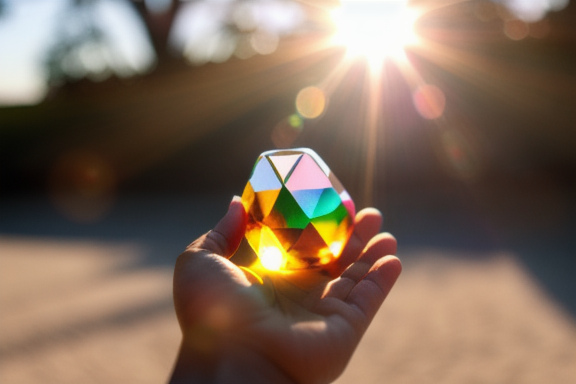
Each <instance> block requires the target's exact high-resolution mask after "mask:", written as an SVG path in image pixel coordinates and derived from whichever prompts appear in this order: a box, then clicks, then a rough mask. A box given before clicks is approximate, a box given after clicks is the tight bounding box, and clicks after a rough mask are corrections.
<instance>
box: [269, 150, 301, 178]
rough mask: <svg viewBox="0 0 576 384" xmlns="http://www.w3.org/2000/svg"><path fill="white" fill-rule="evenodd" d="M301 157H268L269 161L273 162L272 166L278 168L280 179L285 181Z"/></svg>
mask: <svg viewBox="0 0 576 384" xmlns="http://www.w3.org/2000/svg"><path fill="white" fill-rule="evenodd" d="M301 157H302V155H286V156H268V159H270V162H272V165H273V166H274V168H276V171H277V172H278V175H280V179H281V180H282V181H284V180H286V177H287V176H288V175H289V174H290V171H291V170H292V168H294V165H295V164H296V163H298V160H299V159H300V158H301Z"/></svg>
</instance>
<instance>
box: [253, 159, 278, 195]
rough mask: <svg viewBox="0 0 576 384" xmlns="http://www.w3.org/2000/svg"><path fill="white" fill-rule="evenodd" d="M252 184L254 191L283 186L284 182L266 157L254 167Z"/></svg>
mask: <svg viewBox="0 0 576 384" xmlns="http://www.w3.org/2000/svg"><path fill="white" fill-rule="evenodd" d="M250 184H252V188H253V189H254V192H260V191H267V190H274V189H280V188H282V183H281V182H280V180H279V179H278V176H276V172H274V169H272V166H271V165H270V162H269V161H268V159H266V158H265V157H263V158H261V159H260V160H259V161H258V163H257V164H256V166H255V167H254V171H253V172H252V177H250Z"/></svg>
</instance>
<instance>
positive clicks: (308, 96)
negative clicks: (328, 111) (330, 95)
mask: <svg viewBox="0 0 576 384" xmlns="http://www.w3.org/2000/svg"><path fill="white" fill-rule="evenodd" d="M325 108H326V96H325V94H324V92H323V91H322V90H321V89H320V88H318V87H306V88H304V89H302V90H301V91H300V92H298V95H297V96H296V110H297V111H298V113H299V114H300V115H301V116H302V117H304V118H307V119H315V118H317V117H318V116H320V115H321V114H322V112H324V109H325Z"/></svg>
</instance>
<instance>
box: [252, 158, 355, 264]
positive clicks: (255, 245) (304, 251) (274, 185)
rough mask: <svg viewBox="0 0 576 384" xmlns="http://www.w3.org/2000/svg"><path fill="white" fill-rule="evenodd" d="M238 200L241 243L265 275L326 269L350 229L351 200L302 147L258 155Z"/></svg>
mask: <svg viewBox="0 0 576 384" xmlns="http://www.w3.org/2000/svg"><path fill="white" fill-rule="evenodd" d="M242 201H243V203H244V206H245V208H246V211H247V212H248V225H247V228H246V235H245V236H246V240H247V241H248V244H250V246H251V247H252V249H253V250H254V252H255V253H256V254H257V256H258V259H259V262H260V265H261V266H262V267H263V268H265V269H267V270H270V271H290V270H300V269H309V268H319V267H322V266H325V265H328V264H330V263H331V262H333V261H334V260H336V259H337V258H338V257H340V254H341V253H342V250H343V249H344V247H345V245H346V243H347V242H348V239H349V237H350V235H351V233H352V230H353V223H354V216H355V207H354V203H353V202H352V199H351V198H350V196H349V195H348V193H347V192H346V190H345V189H344V188H343V187H342V184H341V183H340V182H339V181H338V179H337V178H336V177H335V176H334V174H333V173H332V172H331V171H330V169H329V168H328V166H327V165H326V164H325V163H324V161H323V160H322V159H321V158H320V157H319V156H318V155H317V154H316V153H315V152H314V151H312V150H310V149H307V148H300V149H291V150H278V151H268V152H264V153H263V154H261V155H260V156H259V157H258V160H257V161H256V164H255V165H254V169H253V171H252V175H251V176H250V179H249V181H248V183H247V185H246V188H245V189H244V193H243V194H242Z"/></svg>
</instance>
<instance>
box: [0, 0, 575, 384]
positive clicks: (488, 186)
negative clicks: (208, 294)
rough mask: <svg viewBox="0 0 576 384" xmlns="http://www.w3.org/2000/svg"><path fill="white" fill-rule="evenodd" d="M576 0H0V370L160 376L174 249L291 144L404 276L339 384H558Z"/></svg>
mask: <svg viewBox="0 0 576 384" xmlns="http://www.w3.org/2000/svg"><path fill="white" fill-rule="evenodd" d="M575 23H576V3H575V2H574V1H569V0H493V1H491V0H437V1H436V0H419V1H417V0H414V1H404V0H387V1H377V0H373V1H344V0H343V1H342V2H340V1H336V0H318V1H315V0H300V1H297V0H194V1H177V0H146V1H136V0H134V1H130V0H18V1H16V0H0V263H1V264H0V382H2V383H32V382H41V383H52V382H54V383H56V382H58V383H68V382H70V383H72V382H74V383H76V382H84V383H96V382H120V381H121V380H122V381H124V382H141V383H144V382H150V383H152V382H155V383H156V382H162V381H166V380H167V378H168V377H169V374H170V370H171V366H172V364H173V361H174V358H175V356H176V352H177V348H178V344H179V329H178V325H177V322H176V318H175V316H174V314H173V306H172V300H171V278H172V269H173V266H174V262H175V260H176V257H177V256H178V254H179V253H180V252H181V251H182V250H183V249H184V248H185V247H186V245H187V244H188V243H190V242H191V241H192V240H193V239H194V238H196V237H197V236H199V235H200V234H202V233H204V232H206V231H207V230H209V229H210V228H212V227H213V226H214V224H215V223H216V222H217V221H218V219H219V218H220V217H221V216H222V215H223V214H224V212H225V211H226V208H227V206H228V202H229V201H230V199H231V198H232V196H233V195H234V194H237V195H240V194H241V193H242V190H243V188H244V185H245V183H246V181H247V179H248V177H249V174H250V171H251V168H252V165H253V163H254V161H255V160H256V158H257V156H258V155H259V154H260V153H261V152H263V151H265V150H269V149H274V148H290V147H310V148H312V149H314V150H315V151H316V152H317V153H318V154H320V156H321V157H323V158H324V160H325V161H326V162H327V164H328V165H329V166H330V167H331V168H332V170H333V171H334V172H335V174H336V175H337V176H338V177H339V179H340V180H341V181H342V183H343V184H344V185H345V186H346V187H347V189H348V191H349V193H350V194H351V196H352V197H353V199H354V200H355V202H356V205H357V208H358V209H359V208H362V207H365V206H375V207H377V208H379V209H380V210H381V211H382V213H383V215H384V230H386V231H390V232H392V233H393V234H394V235H395V236H396V238H397V239H398V242H399V250H398V255H399V257H400V258H401V259H402V261H403V264H404V272H403V275H402V276H401V277H400V280H399V281H398V283H397V286H396V287H395V288H394V290H393V291H392V293H391V295H390V297H389V298H388V300H387V302H386V303H385V305H384V307H383V308H382V309H381V311H380V312H379V314H378V316H377V318H376V319H375V321H374V323H373V325H372V327H371V328H370V329H369V331H368V334H367V335H366V336H365V338H364V340H363V342H362V343H361V345H360V347H359V349H358V351H357V353H356V355H355V356H354V358H353V360H352V361H351V363H350V365H349V367H348V369H347V370H346V372H345V374H344V375H343V376H342V377H341V378H340V379H339V380H338V383H342V384H343V383H353V382H359V381H360V382H363V383H381V382H389V383H437V382H443V383H463V382H466V383H488V382H489V383H543V382H550V383H574V382H576V323H575V316H576V174H575V171H576V133H575V130H576V115H575V113H574V111H575V110H576V28H575V25H576V24H575Z"/></svg>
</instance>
